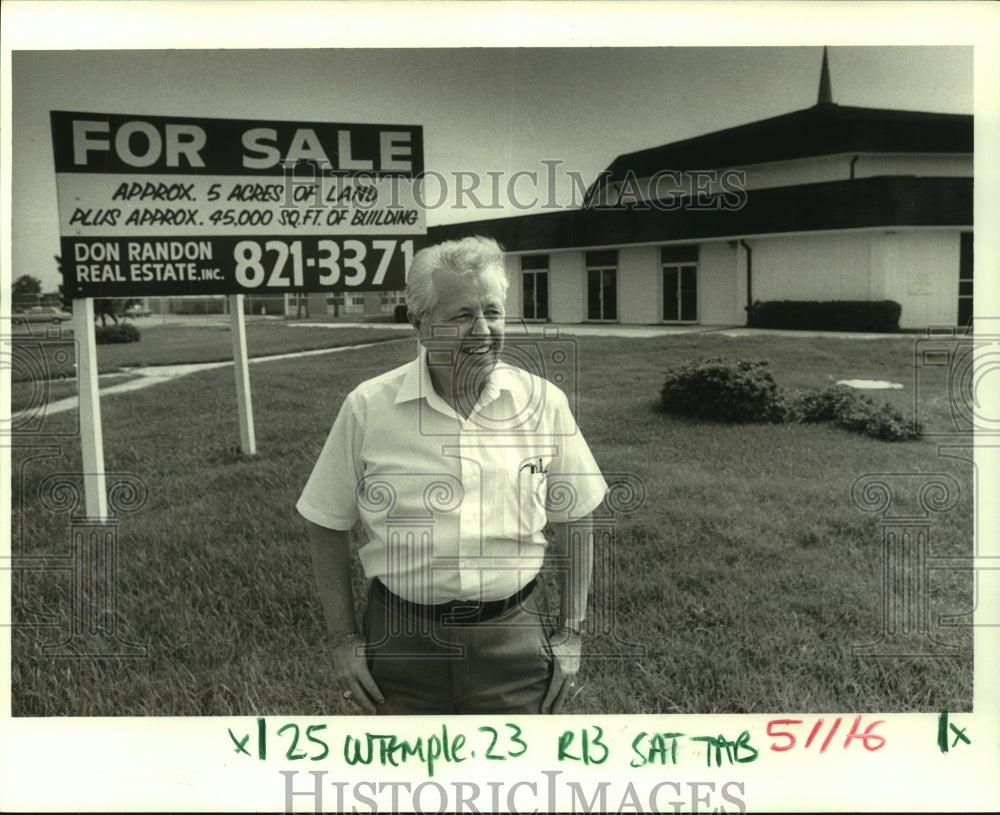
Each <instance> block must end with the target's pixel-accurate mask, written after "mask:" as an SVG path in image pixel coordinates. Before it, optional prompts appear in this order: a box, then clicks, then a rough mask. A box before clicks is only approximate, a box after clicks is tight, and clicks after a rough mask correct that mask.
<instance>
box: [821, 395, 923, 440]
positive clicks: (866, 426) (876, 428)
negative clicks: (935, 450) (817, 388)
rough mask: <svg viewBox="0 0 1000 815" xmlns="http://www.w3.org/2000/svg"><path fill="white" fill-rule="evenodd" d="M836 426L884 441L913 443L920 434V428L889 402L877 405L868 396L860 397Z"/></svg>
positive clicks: (835, 422)
mask: <svg viewBox="0 0 1000 815" xmlns="http://www.w3.org/2000/svg"><path fill="white" fill-rule="evenodd" d="M834 424H835V425H837V426H838V427H843V428H845V429H846V430H853V431H854V432H855V433H863V434H864V435H866V436H871V437H872V438H873V439H881V440H882V441H912V440H913V439H915V438H917V437H918V436H919V434H920V428H919V426H918V425H916V424H915V423H914V422H912V421H909V420H908V419H907V418H906V417H905V416H903V414H902V413H900V412H899V411H898V410H896V408H894V407H893V406H892V405H890V404H889V403H888V402H886V403H884V404H881V405H876V404H875V403H874V402H873V401H872V400H871V399H869V398H868V397H866V396H859V397H858V399H857V402H856V403H855V404H854V405H852V406H851V408H850V409H849V410H847V411H845V412H844V413H842V414H841V415H840V416H838V417H837V418H836V419H834Z"/></svg>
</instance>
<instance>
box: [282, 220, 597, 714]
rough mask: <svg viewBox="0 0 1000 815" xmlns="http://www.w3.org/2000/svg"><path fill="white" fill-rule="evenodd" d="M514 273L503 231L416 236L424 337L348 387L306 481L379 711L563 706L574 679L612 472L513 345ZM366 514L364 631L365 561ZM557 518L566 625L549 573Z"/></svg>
mask: <svg viewBox="0 0 1000 815" xmlns="http://www.w3.org/2000/svg"><path fill="white" fill-rule="evenodd" d="M507 285H508V283H507V275H506V271H505V266H504V258H503V251H502V249H501V248H500V246H499V245H498V244H496V242H494V241H492V240H488V239H485V238H478V237H477V238H466V239H463V240H459V241H450V242H447V243H442V244H438V245H436V246H431V247H428V248H426V249H424V250H422V251H420V252H418V253H417V255H416V256H415V257H414V259H413V263H412V266H411V269H410V273H409V278H408V282H407V304H408V308H409V317H410V322H411V323H412V324H413V326H414V328H416V330H417V332H418V335H419V340H420V351H419V354H418V356H417V358H416V359H415V360H414V361H412V362H410V363H408V364H406V365H403V366H402V367H400V368H397V369H395V370H393V371H390V372H388V373H386V374H383V375H381V376H378V377H375V378H374V379H370V380H368V381H367V382H363V383H362V384H361V385H359V386H358V387H357V388H356V389H355V390H354V391H353V392H352V393H351V394H349V395H348V397H347V399H346V400H345V401H344V404H343V406H342V408H341V410H340V413H339V415H338V416H337V419H336V421H335V422H334V425H333V429H332V430H331V431H330V435H329V437H328V439H327V441H326V444H325V446H324V448H323V451H322V453H321V454H320V457H319V460H318V461H317V463H316V466H315V468H314V470H313V473H312V475H311V476H310V478H309V481H308V483H307V484H306V487H305V489H304V490H303V493H302V496H301V498H300V499H299V502H298V505H297V508H298V510H299V512H300V513H301V514H302V516H303V517H304V518H305V519H306V521H307V523H308V527H309V532H310V539H311V544H312V555H313V563H314V568H315V573H316V580H317V584H318V589H319V592H320V595H321V597H322V601H323V607H324V612H325V616H326V624H327V628H328V632H329V635H330V646H329V647H330V649H331V652H332V664H333V676H332V681H333V684H334V685H335V687H336V688H337V690H338V691H339V692H340V693H341V694H342V695H343V697H344V698H345V699H349V700H351V701H352V702H353V703H354V704H355V705H357V706H358V707H359V708H360V709H361V710H362V711H363V712H366V713H380V714H401V713H415V714H416V713H419V714H449V713H456V714H467V713H549V712H551V713H555V712H558V711H559V709H560V708H561V707H562V704H563V702H564V700H565V699H566V698H567V696H568V695H570V694H571V693H572V688H573V686H574V683H575V677H576V675H577V672H578V671H579V667H580V653H581V630H582V626H583V621H584V615H585V612H586V601H587V592H588V588H589V583H590V574H591V563H592V554H593V541H592V535H591V534H590V532H589V525H588V520H587V518H588V516H589V515H590V513H591V512H593V510H594V509H595V508H596V507H597V506H598V505H599V504H600V503H601V501H602V500H603V497H604V494H605V491H606V489H607V485H606V484H605V482H604V479H603V478H602V477H601V474H600V471H599V469H598V467H597V464H596V463H595V462H594V458H593V456H592V455H591V453H590V450H589V449H588V447H587V444H586V442H585V441H584V440H583V438H582V436H581V435H580V432H579V429H578V428H577V426H576V423H575V421H574V419H573V417H572V415H571V413H570V411H569V405H568V402H567V399H566V396H565V395H564V394H563V393H562V392H561V391H560V390H559V389H558V388H556V387H554V386H553V385H551V384H550V383H548V382H547V381H546V380H544V379H541V378H539V377H536V376H534V375H532V374H529V373H527V372H525V371H523V370H521V369H520V368H514V367H512V366H509V365H507V364H506V363H504V362H502V361H501V360H500V355H501V351H502V350H503V345H504V300H505V297H506V293H507ZM567 494H569V495H572V496H573V498H574V499H575V500H573V501H571V502H569V504H571V506H570V505H569V504H567V502H566V501H565V500H564V499H565V497H566V495H567ZM359 520H360V521H361V523H362V525H363V528H364V531H365V533H366V538H367V542H366V543H365V544H364V545H363V546H362V547H361V549H360V551H359V556H360V559H361V564H362V566H363V568H364V572H365V576H366V577H367V578H368V579H369V580H370V584H369V590H368V605H367V610H366V613H365V624H364V626H363V632H362V631H359V628H358V626H357V623H356V618H355V604H354V597H353V593H352V586H351V579H350V573H351V570H350V547H349V530H350V529H351V528H352V527H353V526H354V524H355V523H356V522H357V521H359ZM547 525H548V527H549V529H550V530H551V534H552V535H553V536H554V556H555V557H554V561H553V562H554V564H555V567H556V573H557V577H558V584H559V588H560V600H559V610H560V614H559V618H558V624H557V626H555V627H553V626H550V625H549V624H548V620H549V619H550V618H549V615H548V614H547V613H546V612H545V611H544V608H545V602H544V598H543V597H542V596H540V595H541V594H542V589H541V587H540V586H539V585H538V583H537V581H536V575H537V574H538V571H539V569H540V568H541V566H542V562H543V558H544V555H545V550H546V545H547V540H546V536H545V535H544V534H543V528H545V527H546V526H547Z"/></svg>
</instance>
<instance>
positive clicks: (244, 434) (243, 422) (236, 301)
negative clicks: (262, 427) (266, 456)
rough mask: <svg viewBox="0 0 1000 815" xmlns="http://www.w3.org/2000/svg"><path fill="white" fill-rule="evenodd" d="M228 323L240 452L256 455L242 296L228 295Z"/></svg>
mask: <svg viewBox="0 0 1000 815" xmlns="http://www.w3.org/2000/svg"><path fill="white" fill-rule="evenodd" d="M229 323H230V326H231V327H232V331H233V368H234V369H235V370H236V407H237V410H238V411H239V415H240V450H242V451H243V452H244V453H245V454H246V455H249V456H252V455H255V454H256V453H257V442H256V441H255V439H254V432H253V404H252V402H251V399H250V365H249V363H248V361H247V327H246V320H245V318H244V315H243V295H242V294H230V295H229Z"/></svg>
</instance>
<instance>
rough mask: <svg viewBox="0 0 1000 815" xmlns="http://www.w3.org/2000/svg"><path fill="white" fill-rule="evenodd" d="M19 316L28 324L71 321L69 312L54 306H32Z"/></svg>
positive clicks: (71, 316) (71, 317)
mask: <svg viewBox="0 0 1000 815" xmlns="http://www.w3.org/2000/svg"><path fill="white" fill-rule="evenodd" d="M19 316H20V317H21V319H24V320H27V321H28V322H29V323H64V322H66V321H67V320H72V319H73V315H72V314H70V312H68V311H63V310H62V309H61V308H58V307H56V306H32V307H31V308H29V309H28V310H27V311H25V312H24V313H23V314H21V315H19Z"/></svg>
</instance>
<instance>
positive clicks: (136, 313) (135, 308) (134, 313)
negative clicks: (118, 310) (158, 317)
mask: <svg viewBox="0 0 1000 815" xmlns="http://www.w3.org/2000/svg"><path fill="white" fill-rule="evenodd" d="M152 313H153V312H152V311H150V310H149V309H148V308H146V307H145V306H141V305H139V304H138V303H133V304H132V305H131V306H129V307H128V308H127V309H125V311H123V312H122V316H123V317H149V316H150V315H151V314H152Z"/></svg>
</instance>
